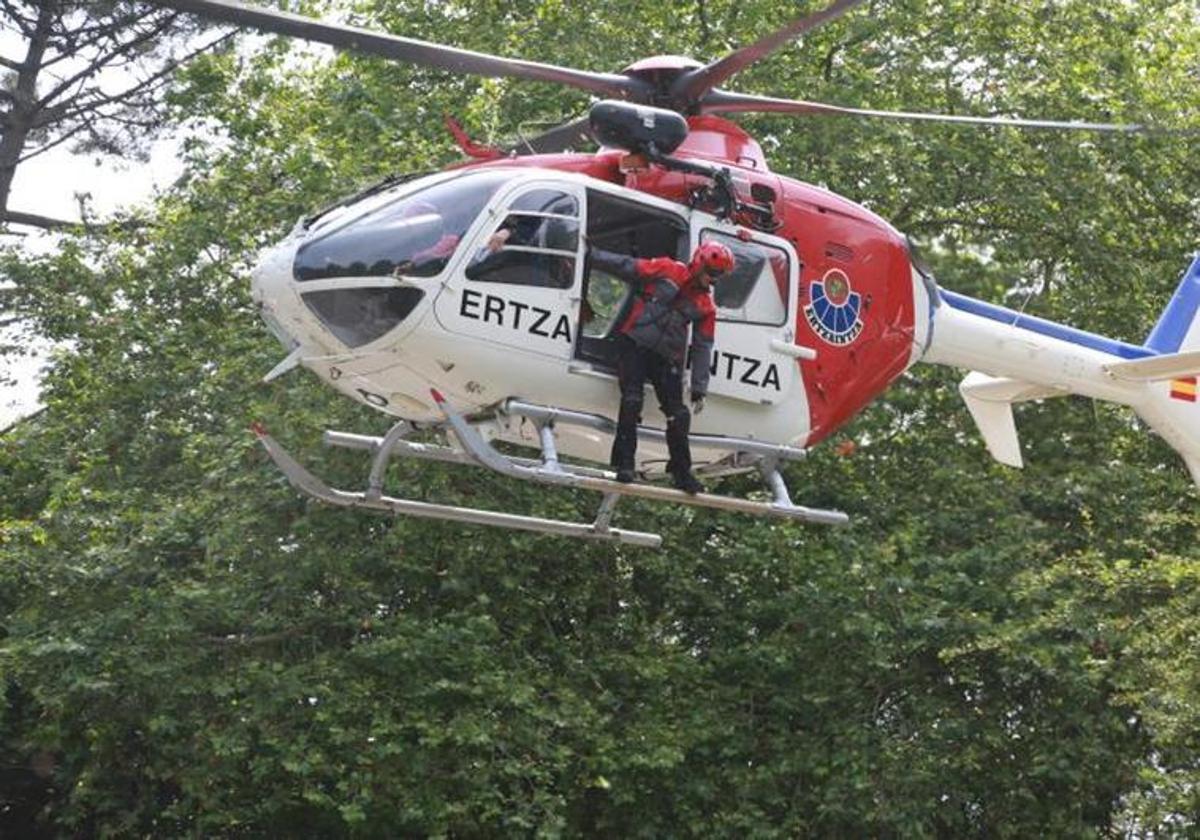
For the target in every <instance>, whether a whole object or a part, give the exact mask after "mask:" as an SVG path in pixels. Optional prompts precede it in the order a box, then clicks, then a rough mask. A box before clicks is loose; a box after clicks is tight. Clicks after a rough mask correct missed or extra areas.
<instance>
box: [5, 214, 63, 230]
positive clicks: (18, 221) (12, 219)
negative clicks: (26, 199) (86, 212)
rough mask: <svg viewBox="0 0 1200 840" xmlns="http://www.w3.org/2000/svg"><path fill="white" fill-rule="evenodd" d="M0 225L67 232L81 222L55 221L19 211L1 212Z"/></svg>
mask: <svg viewBox="0 0 1200 840" xmlns="http://www.w3.org/2000/svg"><path fill="white" fill-rule="evenodd" d="M0 223H4V224H14V225H29V226H30V227H36V228H41V229H42V230H65V229H66V228H71V227H76V226H77V225H79V224H80V223H79V222H68V221H67V220H66V219H54V218H51V217H50V216H39V215H38V214H36V213H22V212H20V211H19V210H4V211H0Z"/></svg>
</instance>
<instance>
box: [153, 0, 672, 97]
mask: <svg viewBox="0 0 1200 840" xmlns="http://www.w3.org/2000/svg"><path fill="white" fill-rule="evenodd" d="M151 2H153V3H155V4H156V5H159V6H165V7H167V8H170V9H177V10H178V11H181V12H191V13H193V14H197V15H200V16H202V17H206V18H212V19H215V20H220V21H224V22H227V23H232V24H236V25H238V26H249V27H252V28H254V29H261V30H263V31H265V32H271V33H274V34H277V35H290V36H292V37H295V38H302V39H304V40H307V41H316V42H317V43H321V44H329V45H330V46H332V47H336V48H338V49H342V50H349V51H352V52H358V53H365V54H368V55H376V56H381V57H383V58H391V59H395V60H398V61H404V62H408V63H410V64H419V65H421V66H422V67H432V68H435V69H438V70H450V71H452V72H455V73H472V74H475V75H478V76H512V77H515V78H519V79H532V80H535V81H539V82H558V83H560V84H565V85H570V86H572V87H577V88H582V89H583V90H590V91H592V92H594V93H599V94H602V95H604V96H613V97H617V98H620V99H626V98H631V97H632V98H635V99H636V98H639V97H642V96H648V95H649V92H650V86H649V85H648V84H647V83H645V82H642V81H640V80H638V79H632V78H630V77H628V76H622V75H616V74H612V73H592V72H589V71H587V70H573V69H571V68H569V67H557V66H555V65H553V64H541V63H539V62H536V61H522V60H520V59H515V58H501V57H500V56H495V55H488V54H487V53H477V52H471V51H470V50H460V49H457V48H455V47H446V46H442V45H441V44H432V43H429V42H427V41H418V40H416V39H414V38H402V37H400V36H399V35H390V34H387V33H381V32H373V31H371V30H369V29H364V28H362V27H359V26H349V25H346V24H340V23H327V22H325V21H321V20H316V19H315V18H310V17H304V16H303V15H296V14H292V13H290V12H281V11H277V10H275V9H266V8H263V7H261V6H254V5H251V4H249V3H244V2H241V0H151Z"/></svg>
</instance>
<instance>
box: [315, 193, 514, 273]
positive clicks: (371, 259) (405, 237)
mask: <svg viewBox="0 0 1200 840" xmlns="http://www.w3.org/2000/svg"><path fill="white" fill-rule="evenodd" d="M511 177H512V173H511V172H477V173H472V174H469V175H464V176H462V177H460V178H453V179H451V180H449V181H442V182H441V183H438V184H434V185H433V186H431V187H427V188H426V189H423V190H419V191H418V192H415V193H412V194H409V195H405V196H403V197H401V198H398V199H396V200H395V201H392V202H388V203H385V204H383V205H382V206H380V207H377V208H375V209H374V210H371V211H369V212H367V213H365V214H363V215H360V216H357V217H355V216H353V208H351V209H350V212H349V213H348V214H347V215H348V216H350V218H349V220H348V221H346V222H345V223H343V224H341V225H338V226H337V227H336V228H334V229H332V230H329V231H322V232H320V233H319V234H318V235H317V236H316V237H315V238H314V239H312V240H311V241H309V242H305V243H304V244H303V245H302V246H300V250H299V251H298V252H297V254H296V261H295V264H294V266H293V271H294V274H295V277H296V279H297V280H300V281H305V280H323V279H329V278H334V277H389V276H392V275H395V274H404V275H407V276H410V277H433V276H435V275H437V274H440V273H441V271H442V269H444V268H445V267H446V264H447V263H448V262H449V261H450V258H451V257H452V256H453V255H454V252H455V251H456V250H457V249H458V245H459V243H460V242H461V241H462V238H463V235H464V234H465V233H466V232H467V228H468V227H470V225H471V222H473V221H475V217H476V216H478V215H479V212H480V211H481V210H482V209H483V206H484V204H486V203H487V201H488V199H490V198H491V197H492V195H493V194H494V193H495V192H496V189H497V188H498V187H499V186H500V185H501V184H503V183H504V182H505V181H507V180H508V179H509V178H511ZM371 200H374V199H371Z"/></svg>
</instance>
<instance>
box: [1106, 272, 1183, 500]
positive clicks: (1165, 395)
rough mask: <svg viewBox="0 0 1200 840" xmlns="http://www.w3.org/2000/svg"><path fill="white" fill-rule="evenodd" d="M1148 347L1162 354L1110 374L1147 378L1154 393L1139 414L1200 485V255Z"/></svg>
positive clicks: (1142, 406) (1127, 365)
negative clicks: (1139, 367) (1180, 456)
mask: <svg viewBox="0 0 1200 840" xmlns="http://www.w3.org/2000/svg"><path fill="white" fill-rule="evenodd" d="M1146 346H1147V347H1149V348H1151V349H1152V350H1157V351H1158V352H1159V353H1161V354H1164V355H1162V356H1158V357H1151V358H1149V359H1142V360H1138V361H1134V362H1124V363H1118V364H1117V365H1111V366H1110V373H1111V374H1112V375H1114V376H1117V377H1122V375H1123V374H1124V375H1127V376H1130V378H1133V379H1141V380H1142V381H1144V382H1146V387H1147V388H1148V389H1150V391H1151V394H1152V396H1151V399H1149V400H1146V401H1143V402H1142V404H1141V405H1137V406H1135V408H1136V410H1137V412H1138V414H1140V415H1141V416H1142V418H1143V419H1144V420H1145V421H1146V422H1148V423H1149V424H1150V425H1151V426H1153V427H1154V429H1155V431H1157V432H1158V433H1159V434H1160V435H1162V436H1163V439H1164V440H1166V441H1167V443H1169V444H1170V445H1171V446H1172V447H1173V448H1174V449H1176V450H1177V451H1178V452H1179V454H1180V455H1182V456H1183V460H1184V461H1185V462H1186V463H1187V466H1188V470H1189V471H1190V472H1191V474H1192V478H1193V479H1194V480H1195V482H1196V485H1197V486H1200V396H1198V395H1197V381H1198V380H1200V255H1198V256H1197V257H1196V259H1195V260H1193V261H1192V264H1191V266H1190V267H1189V268H1188V270H1187V271H1186V272H1184V275H1183V279H1182V280H1181V281H1180V282H1179V288H1178V289H1176V290H1175V295H1174V297H1172V298H1171V302H1170V303H1168V304H1167V308H1166V309H1164V310H1163V313H1162V315H1161V316H1160V317H1159V319H1158V323H1157V324H1155V326H1154V329H1153V330H1152V331H1151V332H1150V336H1149V338H1147V339H1146ZM1138 365H1140V366H1141V368H1143V369H1137V367H1138ZM1113 368H1115V370H1114V369H1113Z"/></svg>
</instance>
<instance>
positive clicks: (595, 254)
mask: <svg viewBox="0 0 1200 840" xmlns="http://www.w3.org/2000/svg"><path fill="white" fill-rule="evenodd" d="M590 253H591V259H592V265H593V266H595V267H597V268H600V269H602V270H603V271H606V272H608V273H609V274H611V275H612V276H614V277H619V278H620V279H622V280H623V281H625V282H626V283H629V284H630V285H632V286H633V287H634V290H635V296H634V298H633V302H632V306H631V307H630V309H629V314H628V315H627V316H626V317H625V319H624V320H623V321H622V322H621V324H620V325H619V326H618V328H617V342H618V357H617V378H618V382H619V384H620V390H621V404H620V409H619V411H618V414H617V434H616V437H615V438H614V439H613V447H612V465H613V467H615V468H616V471H617V481H620V482H622V483H628V482H631V481H633V479H634V466H635V463H636V462H635V460H634V456H635V455H636V453H637V429H638V425H639V424H640V423H641V422H642V404H643V401H644V396H645V393H644V392H645V383H646V380H647V379H648V380H650V383H651V384H652V385H653V386H654V393H655V395H656V396H657V397H658V404H659V407H660V408H662V412H663V414H664V415H665V416H666V418H667V451H668V453H669V460H668V461H667V472H668V473H669V474H670V475H671V478H672V479H673V481H674V484H675V486H676V487H677V488H679V489H680V490H683V491H684V492H686V493H690V494H696V493H699V492H700V491H701V490H703V489H704V486H703V485H702V484H701V483H700V482H699V481H698V480H697V479H696V476H695V475H693V474H692V453H691V447H690V446H689V443H688V433H689V431H690V430H691V412H689V411H688V407H687V406H686V405H685V404H684V402H683V371H684V368H685V366H686V363H687V351H688V328H689V327H690V328H691V351H692V380H691V403H692V409H693V410H694V411H695V412H697V413H699V412H700V411H701V410H702V409H703V407H704V396H705V394H706V393H707V391H708V374H709V371H708V368H709V362H710V359H711V356H712V346H713V337H714V335H715V332H716V323H717V310H716V306H715V304H714V303H713V298H712V284H713V282H714V281H716V280H719V279H720V278H721V277H723V276H725V275H726V274H728V273H729V272H730V271H732V270H733V265H734V259H733V252H732V251H730V250H729V248H727V247H726V246H724V245H722V244H720V243H718V242H704V243H701V244H700V245H699V246H698V247H697V248H696V250H695V252H694V253H693V254H692V258H691V262H690V263H689V264H688V265H684V264H683V263H681V262H678V261H676V260H673V259H671V258H670V257H656V258H654V259H637V258H634V257H630V256H626V255H624V254H616V253H613V252H611V251H604V250H601V249H599V248H591V249H590Z"/></svg>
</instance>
